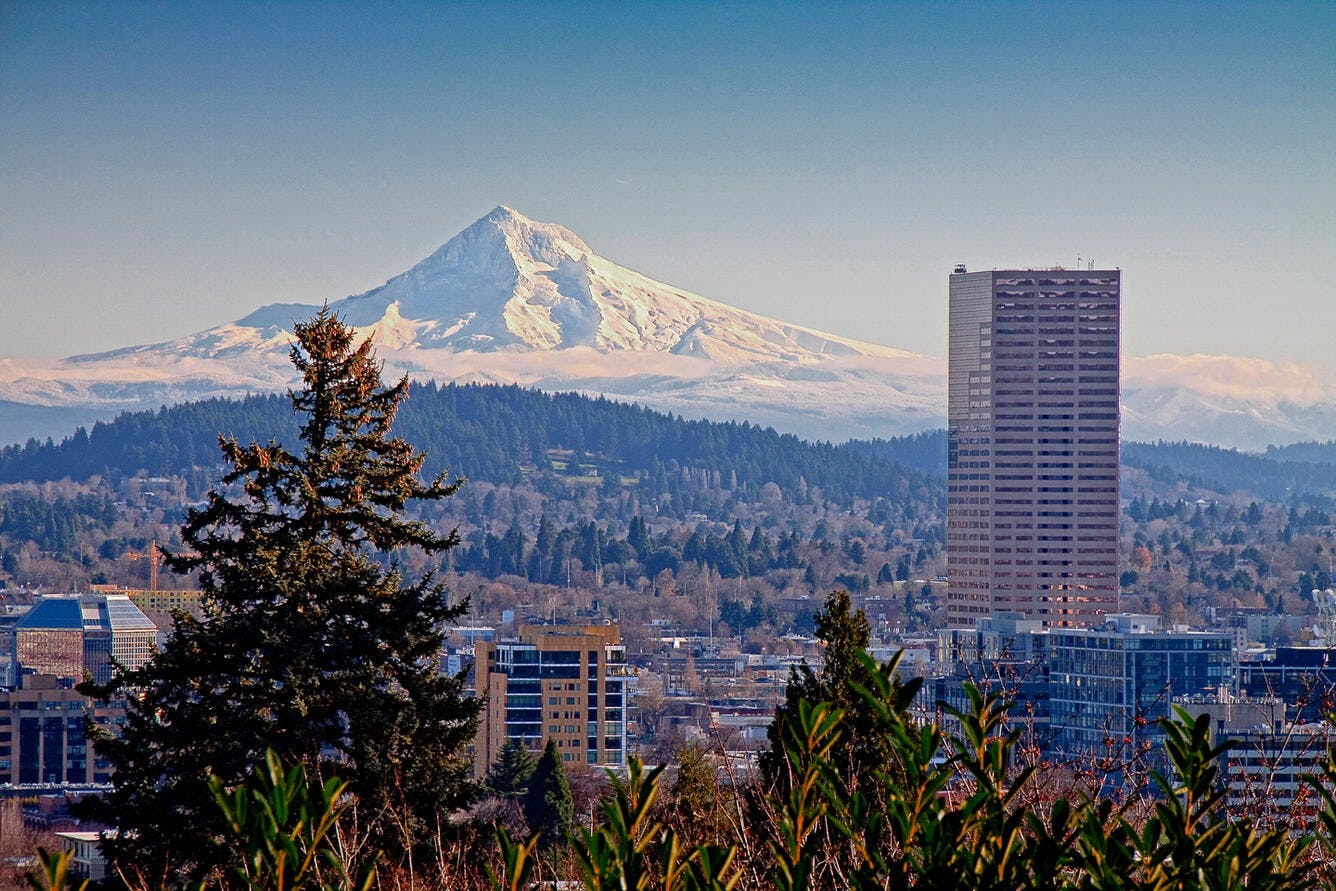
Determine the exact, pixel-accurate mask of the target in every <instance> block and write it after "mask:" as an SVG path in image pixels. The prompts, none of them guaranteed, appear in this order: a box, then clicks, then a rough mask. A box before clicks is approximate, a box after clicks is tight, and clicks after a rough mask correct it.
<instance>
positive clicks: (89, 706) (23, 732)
mask: <svg viewBox="0 0 1336 891" xmlns="http://www.w3.org/2000/svg"><path fill="white" fill-rule="evenodd" d="M124 715H125V708H124V706H123V705H120V704H108V703H101V702H97V703H95V702H91V701H90V700H89V699H88V698H87V697H85V696H83V695H81V694H80V693H78V692H77V691H76V690H73V689H72V688H71V686H70V683H69V679H68V678H57V677H55V676H54V675H49V674H38V675H28V676H27V677H25V678H24V686H23V688H22V689H20V690H11V691H9V692H8V693H0V784H5V783H10V784H13V785H38V784H41V785H60V784H69V785H87V784H89V783H107V782H110V781H111V767H110V765H109V764H107V763H106V762H105V761H101V760H100V759H98V758H97V756H96V754H95V753H94V752H93V750H92V746H90V745H89V744H88V739H87V736H86V730H87V728H86V725H85V718H86V717H89V716H91V717H92V718H93V720H94V721H96V722H97V723H99V724H103V725H108V726H112V725H115V724H117V723H118V722H119V721H120V720H123V719H124Z"/></svg>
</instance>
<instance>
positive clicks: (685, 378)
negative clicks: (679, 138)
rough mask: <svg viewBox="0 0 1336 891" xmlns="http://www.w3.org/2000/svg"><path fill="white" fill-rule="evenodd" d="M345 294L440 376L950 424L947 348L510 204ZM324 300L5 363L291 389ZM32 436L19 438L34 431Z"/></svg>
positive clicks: (163, 396) (827, 427)
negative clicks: (671, 279) (754, 305)
mask: <svg viewBox="0 0 1336 891" xmlns="http://www.w3.org/2000/svg"><path fill="white" fill-rule="evenodd" d="M330 306H331V308H332V309H334V310H335V311H337V312H338V313H339V314H340V315H341V316H342V317H343V318H344V319H345V320H347V321H348V322H350V323H352V324H354V325H356V326H357V327H358V328H359V329H361V330H362V331H364V332H365V333H368V334H370V335H372V336H373V337H374V338H375V342H376V345H377V348H378V350H379V354H380V356H381V358H382V359H384V360H385V362H386V365H387V368H388V369H389V370H390V371H391V372H394V373H398V372H400V371H407V372H409V373H410V374H412V375H413V376H415V377H419V378H422V379H427V378H435V379H437V380H470V381H495V382H517V383H523V384H528V385H533V386H538V387H542V388H545V389H563V390H579V391H582V392H587V393H603V394H606V395H608V396H612V397H615V398H621V399H626V400H634V401H638V402H641V403H643V404H646V405H650V406H653V407H655V408H659V409H663V410H666V411H673V412H679V413H681V414H684V415H689V416H696V417H714V418H735V419H743V420H750V421H752V422H754V423H760V424H766V425H774V426H776V427H779V428H781V429H785V430H791V431H794V432H797V433H800V434H802V435H805V436H810V437H822V438H847V437H849V436H870V435H878V434H881V435H884V434H888V433H892V432H899V431H913V430H922V429H927V428H930V427H934V426H939V425H940V423H941V415H942V409H943V406H944V401H943V394H944V382H943V379H942V364H941V360H939V359H932V358H928V357H925V356H920V355H916V354H914V353H910V352H906V351H904V350H897V349H892V348H890V347H883V346H877V345H874V344H869V343H862V342H860V341H856V340H852V339H849V338H844V337H839V336H836V335H833V334H825V333H822V332H819V331H814V330H811V329H808V328H803V327H801V326H798V325H790V324H787V323H784V322H780V321H777V320H775V319H770V318H766V317H764V316H761V315H757V314H755V313H749V312H745V311H743V310H740V309H737V308H734V307H731V306H728V305H726V304H723V303H719V302H717V301H714V300H710V299H707V298H705V297H702V296H700V295H698V294H692V293H690V292H688V291H684V290H681V289H679V288H674V287H672V286H671V285H666V284H663V283H662V282H658V281H655V280H653V279H651V278H649V277H647V276H644V275H641V274H640V273H638V272H635V271H633V270H630V269H627V268H625V267H623V266H620V265H618V264H616V263H614V262H612V261H611V260H608V259H606V258H604V257H601V256H599V255H598V254H596V253H594V252H593V250H591V249H590V247H589V245H587V244H586V243H585V242H584V241H583V240H582V239H581V238H580V237H579V236H577V235H576V234H575V233H573V232H571V231H570V230H569V229H566V228H564V227H562V226H558V225H554V224H550V223H539V222H535V221H533V220H530V219H528V218H527V217H525V216H523V215H521V214H519V213H517V212H516V211H514V210H511V209H510V208H508V207H498V208H496V209H495V210H494V211H492V212H491V213H489V214H488V215H487V216H485V217H483V218H482V219H480V220H478V221H477V222H476V223H474V224H473V225H471V226H469V227H468V228H467V229H465V230H464V231H463V232H461V233H459V234H458V235H456V236H455V237H454V238H452V239H450V240H449V241H448V242H446V243H445V244H444V245H443V246H442V247H441V248H440V249H439V250H437V251H436V252H435V253H433V254H432V255H431V256H429V257H427V258H426V259H425V260H423V261H422V262H420V263H418V264H417V265H416V266H414V267H413V268H412V269H409V270H408V271H407V272H405V273H403V274H402V275H398V276H396V277H394V278H392V279H390V280H389V281H387V282H386V283H385V284H384V285H382V286H380V287H378V288H374V289H372V290H370V291H367V292H366V293H364V294H357V295H354V296H351V297H346V298H344V299H342V300H338V301H334V302H332V303H331V304H330ZM315 310H316V307H313V306H307V305H301V304H273V305H271V306H266V307H263V308H261V309H259V310H257V311H256V312H254V313H251V314H250V315H248V316H246V317H245V318H242V319H238V320H237V321H235V322H231V323H228V324H224V325H219V326H217V327H214V328H210V329H208V330H206V331H201V332H199V333H197V334H193V335H190V336H188V337H183V338H181V339H179V340H175V341H171V342H167V343H159V344H152V345H148V346H136V347H129V348H125V349H120V350H114V351H112V352H107V353H99V354H95V355H84V356H73V357H70V358H68V359H65V360H61V361H59V362H55V363H50V364H48V365H47V366H46V367H44V368H34V367H24V368H19V367H10V368H6V367H5V365H4V363H3V362H0V400H3V401H9V402H11V403H23V404H28V405H46V406H76V405H89V406H96V407H103V408H106V409H108V410H120V409H123V408H132V407H138V406H142V405H149V406H156V405H158V404H161V403H163V402H173V401H179V400H181V399H186V398H198V397H200V396H204V395H208V394H211V393H218V394H222V395H238V394H240V393H245V392H254V391H257V390H272V389H278V388H282V387H285V386H287V385H288V384H289V383H290V382H291V380H292V369H291V365H290V364H289V362H288V358H287V351H288V345H289V343H290V337H291V335H290V332H291V328H292V321H293V320H294V319H299V318H303V317H305V316H309V315H310V314H311V313H313V312H314V311H315ZM9 364H10V365H11V366H14V363H9ZM3 417H4V416H3V414H0V422H2V421H3ZM0 432H4V431H0ZM15 432H17V433H19V436H21V435H25V434H22V433H21V432H19V431H15ZM15 432H11V433H9V435H7V436H4V437H3V438H4V439H6V440H13V439H16V438H19V436H16V435H15Z"/></svg>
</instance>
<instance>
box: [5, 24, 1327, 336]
mask: <svg viewBox="0 0 1336 891" xmlns="http://www.w3.org/2000/svg"><path fill="white" fill-rule="evenodd" d="M0 25H2V26H3V27H2V28H0V50H3V51H0V114H2V115H3V117H4V119H5V120H6V121H9V122H12V126H9V127H6V128H5V129H4V132H3V133H0V160H2V161H3V162H4V163H3V164H0V171H2V172H0V194H3V195H4V197H5V201H4V206H5V207H6V210H5V211H3V212H0V304H3V308H4V309H5V310H6V316H7V325H6V326H5V329H4V331H3V332H0V356H6V357H8V356H19V355H39V356H43V355H44V356H56V355H68V354H72V353H82V352H92V351H97V350H103V349H113V348H117V347H122V346H127V345H131V344H139V343H149V342H156V341H161V340H165V339H169V338H172V337H176V336H182V335H185V334H188V333H192V332H194V331H198V330H201V329H203V328H205V327H209V326H211V325H214V324H218V323H221V322H225V321H230V320H232V319H235V318H238V317H240V316H242V315H244V314H246V313H247V312H249V311H251V310H253V309H255V308H256V307H258V306H260V305H262V304H266V303H271V302H277V301H293V302H305V303H319V302H321V301H322V300H325V299H336V298H338V297H341V296H343V295H345V294H349V293H355V292H357V291H360V290H364V289H366V288H369V287H373V286H375V285H377V284H379V283H381V282H382V281H384V279H385V278H387V277H388V276H389V275H392V274H394V273H396V272H398V271H400V270H401V269H403V268H405V267H406V265H408V263H409V262H411V261H412V260H413V259H414V258H416V257H419V256H422V255H424V254H425V253H427V252H429V251H430V250H432V249H433V248H434V247H436V246H437V245H439V244H440V243H441V242H442V241H444V240H445V238H446V237H448V236H449V235H450V234H451V233H453V232H454V231H457V230H458V229H459V228H461V227H462V226H463V225H464V224H466V223H467V222H468V221H469V220H472V219H474V218H476V217H477V216H478V215H479V214H480V213H484V212H485V211H486V210H487V209H488V208H490V207H492V206H494V205H496V204H498V203H505V204H509V205H512V206H515V207H517V208H518V209H520V210H522V211H524V212H526V213H529V214H531V215H534V216H535V217H539V218H544V219H550V220H554V221H558V222H561V223H562V224H564V225H568V226H571V227H572V228H574V229H575V230H576V231H580V232H582V233H584V234H585V235H586V236H587V237H589V238H590V239H591V242H592V243H597V244H599V245H600V246H601V247H602V249H603V251H604V252H605V253H606V254H607V255H608V256H610V257H612V258H614V259H616V260H618V261H620V262H623V263H625V264H627V265H630V266H632V267H634V268H638V269H643V270H644V271H646V272H647V273H649V274H651V275H654V276H656V277H658V278H660V279H661V280H665V281H672V282H675V283H679V284H681V285H682V286H683V287H686V288H689V289H691V290H693V291H696V292H698V293H701V294H704V295H706V296H709V297H711V298H713V299H717V300H721V301H724V302H728V303H731V304H733V305H737V306H739V307H742V308H745V309H748V310H751V311H755V312H760V313H764V314H766V315H769V316H773V317H777V318H782V319H785V320H788V321H792V322H794V323H797V324H804V325H808V326H812V327H816V328H820V329H822V330H828V331H831V332H833V333H837V334H844V335H846V336H858V337H860V338H863V339H867V340H870V341H873V342H876V343H881V344H886V345H889V346H896V347H901V348H907V349H913V350H916V351H920V352H925V353H930V354H936V355H940V354H941V353H942V352H943V350H942V343H943V335H944V332H945V327H946V324H945V322H946V318H945V316H946V314H945V307H944V306H943V305H942V302H941V300H940V296H939V295H940V284H939V283H940V276H941V272H942V270H943V269H949V268H950V267H951V266H952V265H954V263H956V262H961V261H966V262H969V263H970V264H971V268H989V267H993V266H996V267H999V268H1005V267H1007V266H1011V265H1017V263H1018V261H1021V262H1024V263H1026V264H1033V263H1051V264H1055V265H1057V264H1062V265H1067V266H1069V267H1070V266H1076V265H1078V260H1077V258H1078V257H1080V258H1081V263H1080V265H1084V263H1085V261H1086V259H1087V258H1092V259H1093V260H1094V262H1095V263H1096V265H1106V264H1108V263H1109V261H1110V260H1112V259H1115V258H1116V259H1117V260H1118V261H1120V263H1121V265H1123V266H1124V268H1127V269H1135V270H1136V272H1135V276H1136V282H1135V284H1136V292H1137V294H1138V295H1139V299H1138V301H1136V302H1135V303H1132V304H1129V305H1128V306H1127V307H1126V321H1127V330H1128V338H1127V343H1126V352H1127V353H1128V354H1130V355H1146V354H1152V353H1161V352H1165V353H1180V354H1184V353H1194V352H1204V353H1228V354H1234V355H1256V356H1260V357H1263V358H1269V359H1289V360H1298V361H1304V362H1309V361H1324V355H1323V353H1324V344H1323V340H1322V336H1321V335H1322V332H1323V331H1325V330H1329V329H1331V328H1333V327H1336V316H1333V313H1336V308H1333V306H1332V303H1331V301H1330V300H1329V299H1328V298H1329V297H1330V296H1331V294H1332V293H1333V291H1334V290H1336V288H1334V287H1333V279H1332V275H1331V273H1330V272H1328V271H1327V270H1325V269H1323V268H1320V267H1319V268H1316V269H1315V268H1313V265H1312V263H1311V260H1312V258H1314V257H1319V256H1323V255H1325V254H1326V253H1329V252H1330V247H1331V246H1332V243H1333V241H1336V220H1334V218H1333V213H1332V210H1331V208H1332V206H1333V205H1334V204H1336V202H1333V201H1332V200H1331V198H1332V190H1333V183H1334V178H1333V176H1332V169H1331V158H1330V152H1329V151H1328V150H1327V149H1326V147H1327V146H1329V145H1330V143H1331V136H1332V135H1333V130H1334V129H1336V125H1334V118H1336V115H1333V99H1332V96H1333V94H1336V90H1333V89H1332V86H1333V84H1336V62H1333V60H1332V58H1331V56H1330V53H1329V52H1327V48H1328V47H1329V46H1330V45H1331V44H1332V42H1333V39H1332V38H1333V35H1334V33H1336V12H1333V10H1332V8H1331V7H1329V6H1327V5H1324V4H1316V3H1310V4H1303V3H1299V4H1288V5H1268V6H1260V5H1251V4H1228V5H1225V6H1219V5H1199V4H1178V5H1173V6H1169V5H1144V6H1135V7H1125V6H1113V5H1100V4H1090V5H1082V6H1079V7H1078V6H1070V5H1049V4H1016V5H1009V6H1007V7H1006V8H1005V9H1004V10H1000V9H998V8H994V7H988V6H983V5H964V4H960V5H950V6H947V5H910V4H892V5H889V6H852V7H843V8H841V9H840V11H839V14H838V15H822V14H817V13H815V12H812V11H810V10H804V9H801V8H796V7H757V6H722V7H695V6H685V5H671V4H670V5H660V6H655V7H649V8H644V7H641V8H636V9H626V8H620V7H613V6H604V5H579V6H563V7H545V6H539V5H521V4H512V5H506V6H459V7H434V6H417V5H398V6H394V7H389V8H372V7H365V6H360V5H355V4H340V5H333V6H329V5H313V4H311V5H307V4H285V5H282V6H279V7H259V6H248V7H213V6H208V5H205V4H183V5H177V6H172V7H158V6H146V5H144V6H141V5H129V6H116V7H111V6H68V5H58V4H42V3H34V4H6V5H4V6H3V7H0ZM1076 36H1080V37H1081V39H1080V40H1076V39H1075V37H1076ZM1040 121H1042V122H1043V125H1042V126H1039V125H1038V124H1036V123H1034V122H1040ZM1092 121H1093V122H1097V123H1091V122H1092ZM1057 189H1061V190H1062V191H1063V193H1064V194H1070V195H1072V196H1073V198H1072V199H1071V200H1069V201H1062V202H1053V201H1052V199H1051V193H1052V192H1053V190H1057ZM1091 208H1098V209H1099V211H1100V212H1099V213H1094V214H1092V213H1090V212H1089V211H1090V209H1091ZM1041 210H1046V211H1047V212H1046V213H1043V212H1041ZM966 221H968V224H965V223H966ZM1278 311H1279V313H1280V314H1281V316H1280V317H1281V318H1282V319H1287V320H1293V321H1292V323H1282V324H1278V323H1277V321H1276V320H1277V313H1278ZM1202 318H1212V319H1214V320H1217V321H1215V322H1213V324H1212V325H1209V326H1206V325H1202V324H1201V323H1200V319H1202ZM1221 320H1223V321H1221Z"/></svg>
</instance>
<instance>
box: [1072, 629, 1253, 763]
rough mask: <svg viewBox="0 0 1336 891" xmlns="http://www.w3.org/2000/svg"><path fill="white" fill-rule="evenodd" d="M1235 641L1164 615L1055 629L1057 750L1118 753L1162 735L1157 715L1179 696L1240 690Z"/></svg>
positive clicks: (1218, 697)
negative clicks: (1171, 622) (1167, 624)
mask: <svg viewBox="0 0 1336 891" xmlns="http://www.w3.org/2000/svg"><path fill="white" fill-rule="evenodd" d="M1233 644H1234V638H1233V635H1231V634H1229V633H1228V632H1220V631H1189V630H1187V629H1185V628H1171V629H1165V628H1162V627H1161V626H1160V619H1159V617H1158V616H1148V615H1136V614H1131V613H1125V614H1117V615H1109V616H1107V617H1106V621H1105V625H1104V626H1103V627H1101V628H1061V629H1053V630H1051V632H1050V640H1049V644H1048V649H1049V674H1048V679H1049V684H1048V697H1049V714H1050V717H1049V721H1050V726H1051V727H1052V732H1053V737H1052V742H1051V746H1050V748H1051V750H1053V751H1055V752H1057V753H1061V754H1064V755H1074V756H1092V755H1094V756H1106V755H1112V756H1115V757H1116V756H1126V755H1128V754H1129V753H1133V752H1136V751H1139V749H1140V747H1141V746H1142V744H1143V743H1146V742H1152V741H1158V738H1159V735H1160V734H1161V733H1162V731H1161V730H1160V728H1159V726H1158V725H1157V724H1156V722H1157V721H1158V720H1159V719H1160V718H1163V717H1165V716H1167V715H1169V714H1170V713H1171V704H1172V702H1173V700H1174V699H1175V697H1197V698H1201V699H1208V698H1209V699H1213V700H1216V701H1219V700H1224V699H1228V698H1229V697H1231V696H1232V695H1233V693H1234V688H1235V672H1234V647H1233Z"/></svg>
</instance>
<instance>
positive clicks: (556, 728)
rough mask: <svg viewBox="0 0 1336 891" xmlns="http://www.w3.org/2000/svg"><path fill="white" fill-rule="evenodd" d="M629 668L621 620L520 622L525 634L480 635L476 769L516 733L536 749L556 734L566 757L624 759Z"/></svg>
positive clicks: (481, 770) (613, 762) (608, 762)
mask: <svg viewBox="0 0 1336 891" xmlns="http://www.w3.org/2000/svg"><path fill="white" fill-rule="evenodd" d="M625 675H626V648H625V647H623V646H622V645H621V633H620V630H619V629H618V627H617V626H616V625H586V626H560V625H521V626H520V629H519V636H518V639H515V640H503V641H496V642H493V641H483V642H480V643H479V644H478V645H477V647H476V650H475V662H474V678H475V682H476V686H477V692H478V695H479V696H483V697H485V698H486V706H485V711H484V713H483V719H482V722H481V725H480V726H479V728H478V738H477V742H476V746H475V752H474V762H473V769H474V773H475V775H477V776H478V777H481V776H483V775H484V774H486V772H487V768H488V767H489V766H490V765H491V764H492V762H493V761H495V760H496V758H497V756H498V755H499V754H500V752H501V749H502V747H504V746H505V744H506V742H507V741H508V740H512V739H515V740H519V741H520V742H522V743H524V744H525V745H526V746H527V747H528V748H530V749H532V750H535V751H537V750H540V749H542V748H543V747H544V746H545V745H546V744H547V741H548V740H549V739H552V740H554V741H555V742H556V744H557V750H558V751H559V752H560V753H561V757H562V760H563V761H566V762H571V763H582V764H593V765H598V766H602V767H623V766H625V764H626V679H625Z"/></svg>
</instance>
